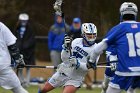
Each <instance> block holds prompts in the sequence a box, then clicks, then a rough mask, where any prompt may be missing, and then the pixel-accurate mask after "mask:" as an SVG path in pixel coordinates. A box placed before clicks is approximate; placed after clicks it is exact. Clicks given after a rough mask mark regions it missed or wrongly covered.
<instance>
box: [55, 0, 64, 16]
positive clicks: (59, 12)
mask: <svg viewBox="0 0 140 93" xmlns="http://www.w3.org/2000/svg"><path fill="white" fill-rule="evenodd" d="M62 2H63V0H56V2H55V3H54V5H53V8H54V10H55V11H56V12H55V13H56V14H57V15H60V16H61V15H62V9H61V6H62Z"/></svg>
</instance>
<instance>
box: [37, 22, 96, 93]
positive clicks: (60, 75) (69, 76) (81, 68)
mask: <svg viewBox="0 0 140 93" xmlns="http://www.w3.org/2000/svg"><path fill="white" fill-rule="evenodd" d="M81 29H82V30H81V31H82V38H76V39H75V40H73V41H72V43H71V46H69V45H70V42H71V39H70V37H69V36H65V41H64V45H63V50H62V52H61V59H62V61H63V63H62V64H60V65H59V68H58V70H57V72H56V73H55V74H54V75H53V76H52V77H51V78H50V80H49V81H48V82H46V83H45V85H44V86H42V87H40V90H39V92H38V93H46V92H48V91H51V90H52V89H54V88H56V87H60V86H64V90H63V93H75V92H76V90H77V89H78V88H80V86H81V85H82V83H83V80H84V77H85V75H86V74H87V72H88V69H89V68H90V65H89V64H87V59H88V58H89V55H90V53H91V52H92V51H93V50H92V49H93V48H94V47H95V46H96V44H95V39H96V37H97V29H96V26H95V25H94V24H92V23H84V24H82V28H81ZM69 47H71V50H69ZM70 51H71V52H72V55H70Z"/></svg>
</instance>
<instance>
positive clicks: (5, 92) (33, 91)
mask: <svg viewBox="0 0 140 93" xmlns="http://www.w3.org/2000/svg"><path fill="white" fill-rule="evenodd" d="M27 90H28V91H29V93H37V91H38V87H37V86H31V87H29V88H27ZM100 92H101V89H100V88H93V89H92V90H86V89H85V88H80V89H79V90H78V91H77V93H100ZM0 93H12V92H11V91H9V90H4V89H2V88H0ZM49 93H62V88H57V89H54V90H53V91H51V92H49ZM123 93H125V92H123ZM136 93H140V90H137V91H136Z"/></svg>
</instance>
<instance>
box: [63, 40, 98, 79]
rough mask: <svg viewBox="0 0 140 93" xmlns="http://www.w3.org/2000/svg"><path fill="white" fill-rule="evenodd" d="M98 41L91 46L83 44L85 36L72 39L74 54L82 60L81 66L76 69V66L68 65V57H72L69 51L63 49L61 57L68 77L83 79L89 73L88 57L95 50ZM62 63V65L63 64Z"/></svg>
mask: <svg viewBox="0 0 140 93" xmlns="http://www.w3.org/2000/svg"><path fill="white" fill-rule="evenodd" d="M95 45H96V43H95V44H94V45H92V46H90V47H87V46H84V45H83V38H77V39H75V40H73V41H72V49H71V51H72V55H73V56H76V58H77V59H78V61H79V62H80V67H79V68H78V69H76V68H75V67H71V68H70V67H68V65H67V64H68V63H69V61H68V58H69V57H70V55H69V53H67V52H66V51H65V50H63V51H62V54H61V57H62V61H63V63H62V64H63V65H64V67H65V68H64V69H63V71H62V72H64V73H65V74H66V75H67V76H68V77H70V78H72V79H75V80H80V81H81V80H83V79H84V77H85V75H86V74H87V71H88V68H87V66H86V63H87V59H88V57H90V55H91V53H92V52H93V48H94V47H95ZM62 64H61V65H62Z"/></svg>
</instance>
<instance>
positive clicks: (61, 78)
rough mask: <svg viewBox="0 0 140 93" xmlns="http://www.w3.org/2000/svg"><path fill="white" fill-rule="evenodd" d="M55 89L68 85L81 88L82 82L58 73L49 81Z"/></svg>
mask: <svg viewBox="0 0 140 93" xmlns="http://www.w3.org/2000/svg"><path fill="white" fill-rule="evenodd" d="M48 82H49V83H50V84H51V85H52V86H53V87H61V86H67V85H73V86H74V87H77V88H78V87H80V86H81V85H82V83H83V82H82V80H81V81H79V80H73V79H71V78H69V77H68V76H66V75H65V74H63V73H59V72H56V73H55V74H54V75H53V76H52V77H51V78H50V80H49V81H48Z"/></svg>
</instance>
